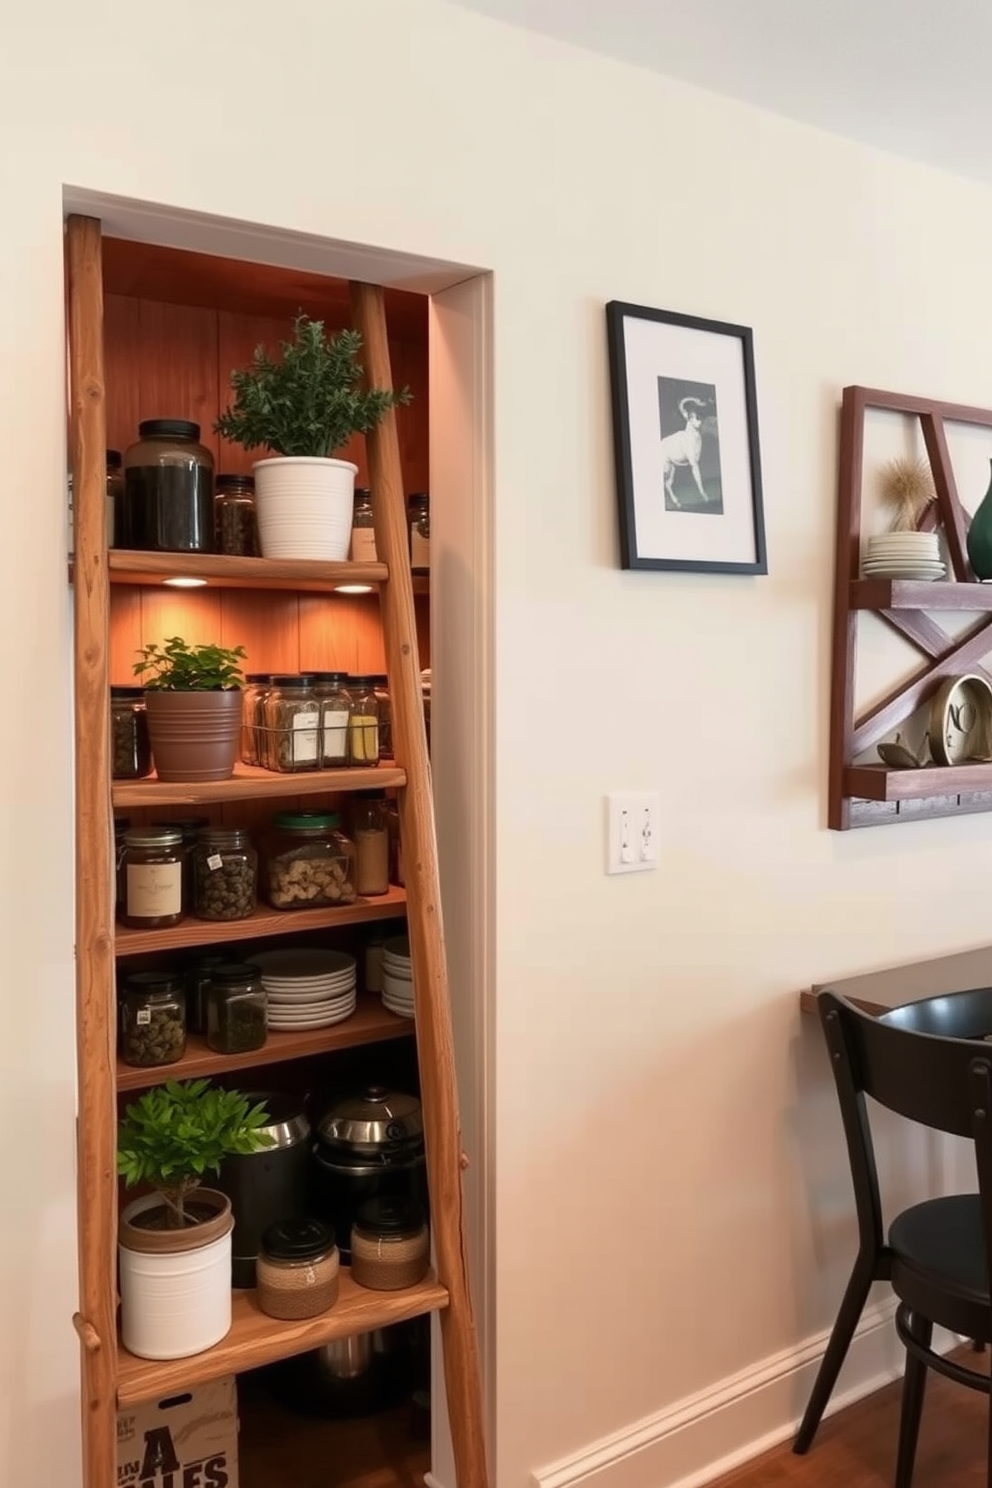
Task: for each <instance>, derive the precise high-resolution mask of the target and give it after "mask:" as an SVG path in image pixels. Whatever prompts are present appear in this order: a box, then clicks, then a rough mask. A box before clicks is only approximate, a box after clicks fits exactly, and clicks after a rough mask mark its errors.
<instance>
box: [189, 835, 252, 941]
mask: <svg viewBox="0 0 992 1488" xmlns="http://www.w3.org/2000/svg"><path fill="white" fill-rule="evenodd" d="M257 889H258V854H257V853H256V851H255V849H254V848H253V847H252V845H251V840H250V838H249V836H248V833H247V832H245V831H243V830H242V829H241V828H240V827H204V828H203V829H202V830H201V832H200V834H199V837H198V838H197V842H196V846H195V847H194V849H193V913H194V914H195V915H196V917H197V918H198V919H200V920H246V919H247V918H248V916H249V915H250V914H252V912H253V911H254V909H255V905H256V902H257Z"/></svg>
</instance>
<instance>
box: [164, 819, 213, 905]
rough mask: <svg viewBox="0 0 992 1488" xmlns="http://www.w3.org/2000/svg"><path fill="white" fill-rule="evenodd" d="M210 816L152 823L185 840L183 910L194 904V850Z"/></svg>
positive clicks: (207, 825) (208, 823)
mask: <svg viewBox="0 0 992 1488" xmlns="http://www.w3.org/2000/svg"><path fill="white" fill-rule="evenodd" d="M209 825H210V818H209V817H208V816H178V817H176V818H175V820H173V821H157V822H152V826H153V827H163V828H164V829H165V830H166V831H167V832H179V833H180V834H181V836H182V839H183V910H184V911H187V910H188V909H189V907H190V905H191V904H192V903H193V849H194V848H195V847H196V844H197V840H198V838H199V836H200V833H201V832H202V831H203V828H204V827H209Z"/></svg>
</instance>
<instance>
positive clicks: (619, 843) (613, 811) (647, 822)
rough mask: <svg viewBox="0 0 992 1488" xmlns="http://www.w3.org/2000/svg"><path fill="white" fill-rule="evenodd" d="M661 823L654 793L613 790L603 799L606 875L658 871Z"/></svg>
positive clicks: (659, 798)
mask: <svg viewBox="0 0 992 1488" xmlns="http://www.w3.org/2000/svg"><path fill="white" fill-rule="evenodd" d="M660 822H661V796H660V794H659V793H658V792H657V791H612V792H611V793H610V794H609V795H608V796H607V798H606V871H607V873H646V872H649V871H650V869H652V868H657V866H658V831H659V827H660Z"/></svg>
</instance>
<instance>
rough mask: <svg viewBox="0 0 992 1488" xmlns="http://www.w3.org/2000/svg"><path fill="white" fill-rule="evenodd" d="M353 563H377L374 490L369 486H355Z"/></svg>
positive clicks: (352, 540) (352, 524) (352, 525)
mask: <svg viewBox="0 0 992 1488" xmlns="http://www.w3.org/2000/svg"><path fill="white" fill-rule="evenodd" d="M350 556H351V561H352V563H376V562H378V558H377V555H376V550H375V519H374V518H373V515H372V492H371V491H370V490H369V488H368V486H356V487H355V505H354V509H353V511H352V517H351V554H350Z"/></svg>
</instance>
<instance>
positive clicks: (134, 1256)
mask: <svg viewBox="0 0 992 1488" xmlns="http://www.w3.org/2000/svg"><path fill="white" fill-rule="evenodd" d="M211 1197H212V1198H216V1199H218V1200H220V1199H221V1198H222V1195H219V1194H211ZM160 1204H161V1199H160V1198H159V1197H158V1195H157V1194H152V1195H150V1196H149V1197H147V1198H143V1199H136V1200H135V1201H134V1203H133V1204H129V1205H128V1206H127V1208H126V1209H125V1210H124V1212H123V1214H122V1215H121V1221H122V1223H121V1244H120V1245H119V1246H118V1256H119V1261H120V1292H121V1337H122V1339H123V1342H124V1347H125V1348H126V1349H129V1350H130V1351H131V1353H132V1354H137V1356H138V1358H139V1359H185V1358H188V1357H189V1355H190V1354H199V1353H202V1352H203V1350H204V1349H208V1348H212V1347H213V1345H214V1344H215V1343H219V1342H220V1340H221V1339H222V1338H224V1337H225V1335H226V1334H227V1333H229V1332H230V1329H231V1228H232V1226H233V1223H234V1221H233V1219H232V1217H231V1206H230V1203H229V1202H228V1203H227V1204H226V1209H225V1210H222V1213H221V1215H218V1219H219V1220H220V1221H221V1223H220V1226H219V1227H220V1228H223V1226H224V1224H226V1229H224V1232H223V1233H222V1234H220V1235H217V1234H216V1231H217V1228H218V1219H214V1220H210V1221H208V1223H207V1225H206V1226H204V1228H205V1229H206V1230H207V1232H208V1233H213V1234H214V1236H215V1238H213V1239H211V1240H209V1241H208V1242H207V1244H206V1245H200V1246H196V1245H195V1243H193V1242H194V1240H195V1236H196V1229H193V1230H180V1231H178V1232H173V1233H174V1235H175V1239H176V1243H177V1244H182V1245H183V1246H184V1248H183V1249H181V1250H172V1251H170V1250H167V1249H165V1248H164V1246H165V1244H166V1243H167V1237H168V1235H169V1232H168V1231H161V1230H158V1231H151V1232H147V1238H148V1239H149V1240H153V1241H154V1243H155V1245H156V1247H157V1248H155V1249H146V1250H132V1249H131V1247H130V1246H129V1245H126V1244H125V1243H124V1240H125V1239H126V1238H127V1237H128V1235H129V1234H134V1233H136V1232H134V1231H133V1230H132V1226H131V1225H130V1221H132V1220H134V1219H136V1218H137V1217H138V1216H140V1215H141V1214H142V1213H143V1212H145V1211H146V1210H148V1209H154V1208H156V1207H157V1206H158V1205H160ZM145 1238H146V1237H145V1236H144V1235H142V1236H139V1237H138V1241H139V1243H144V1241H145Z"/></svg>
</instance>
